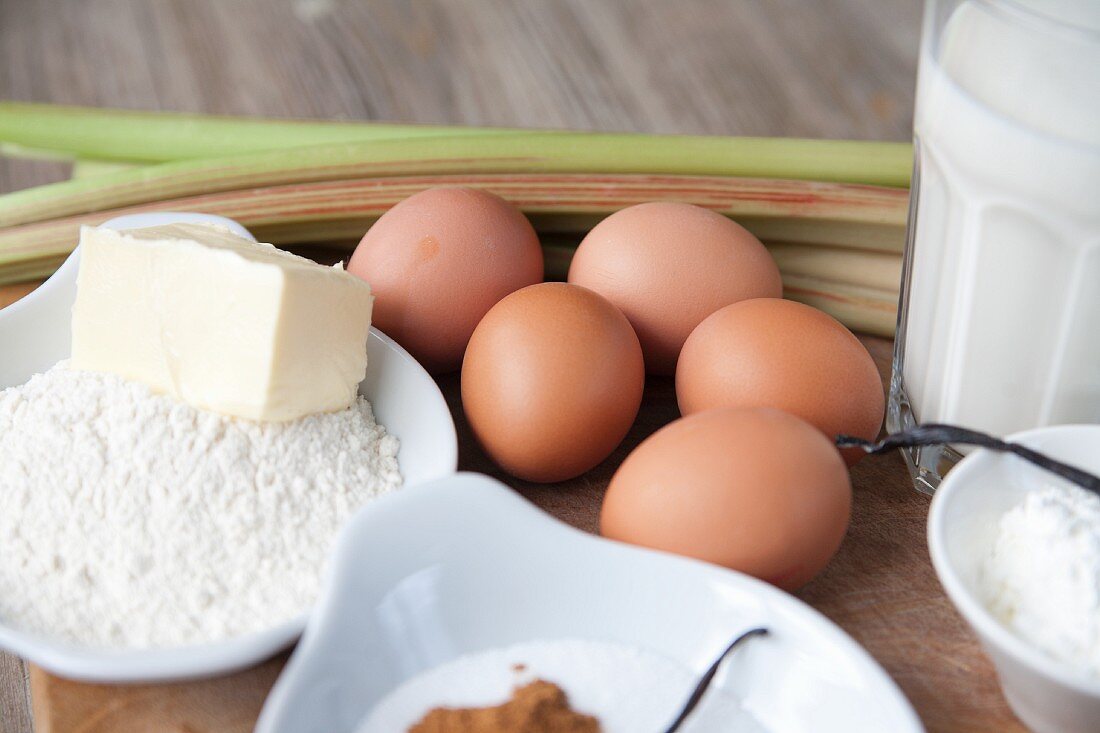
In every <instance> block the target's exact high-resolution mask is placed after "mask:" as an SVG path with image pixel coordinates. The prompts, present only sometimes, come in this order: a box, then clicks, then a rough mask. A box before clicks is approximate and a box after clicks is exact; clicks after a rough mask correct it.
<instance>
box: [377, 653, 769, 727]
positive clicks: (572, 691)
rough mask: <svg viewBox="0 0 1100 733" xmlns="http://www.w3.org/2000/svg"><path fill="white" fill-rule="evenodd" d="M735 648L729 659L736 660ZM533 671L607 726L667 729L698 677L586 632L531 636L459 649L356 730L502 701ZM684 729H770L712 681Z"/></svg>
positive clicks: (407, 685) (651, 655)
mask: <svg viewBox="0 0 1100 733" xmlns="http://www.w3.org/2000/svg"><path fill="white" fill-rule="evenodd" d="M719 651H721V650H718V649H716V650H715V655H717V654H718V652H719ZM734 655H735V656H734V657H733V658H731V661H729V662H727V664H730V663H732V664H735V663H736V661H735V660H736V652H735V653H734ZM516 665H522V666H523V668H522V670H521V671H517V669H516ZM535 679H543V680H546V681H548V682H553V683H554V684H556V685H558V686H559V687H560V688H562V690H564V691H565V694H566V695H567V696H568V698H569V706H570V707H571V708H572V709H573V710H576V711H577V712H580V713H585V714H587V715H592V716H595V717H596V718H598V719H599V722H600V726H601V730H602V731H603V733H639V731H658V730H664V728H666V727H667V726H668V725H669V724H670V723H671V722H672V721H673V719H674V718H675V717H676V715H677V714H679V712H680V709H681V708H682V707H683V704H684V702H685V701H686V700H687V698H688V695H690V694H691V691H692V690H693V689H695V685H696V684H697V683H698V682H699V679H698V675H696V674H693V673H692V672H691V671H690V670H688V669H687V668H686V667H684V666H683V665H681V664H679V663H677V662H675V661H673V660H671V659H668V658H667V657H664V656H661V655H660V654H656V653H654V652H651V651H646V650H644V649H639V648H636V647H632V646H627V645H623V644H616V643H611V642H603V641H587V640H580V639H563V640H544V641H531V642H525V643H522V644H516V645H513V646H509V647H504V648H498V649H490V650H487V651H484V652H479V653H476V654H470V655H467V656H464V657H459V658H458V659H455V660H453V661H450V662H447V663H446V664H442V665H440V666H438V667H435V668H433V669H430V670H428V671H426V672H424V673H422V674H420V675H417V676H416V677H413V678H412V679H410V680H408V681H406V682H405V683H404V684H402V685H401V686H400V687H398V688H397V689H396V690H394V691H393V692H391V693H390V694H389V695H387V696H386V697H385V698H383V700H382V701H381V702H380V703H379V704H378V705H376V706H375V708H374V710H373V711H371V713H370V714H369V715H368V716H367V718H366V720H365V721H364V722H363V723H362V725H361V726H360V727H359V729H358V733H398V732H399V731H407V730H408V729H409V728H410V727H412V725H413V724H415V723H416V722H418V721H419V720H420V719H421V718H423V717H424V714H425V713H427V712H428V711H429V710H431V709H432V708H435V707H441V706H443V707H484V706H489V705H499V704H501V703H504V702H506V701H507V700H508V699H509V698H511V696H512V691H513V689H514V688H515V687H517V686H522V685H523V684H525V683H527V682H531V681H532V680H535ZM681 730H683V731H684V733H691V732H692V731H696V733H703V732H704V731H716V730H721V731H729V732H730V733H758V732H762V731H764V730H765V729H764V728H763V726H761V725H760V723H759V722H758V721H757V720H756V719H755V718H753V717H752V716H751V715H750V714H749V713H748V712H746V711H745V710H744V709H743V708H742V707H741V705H740V704H739V703H738V701H737V700H735V699H734V698H733V697H732V696H731V695H730V694H729V693H727V692H724V691H723V690H721V689H719V688H717V686H714V687H711V689H709V690H708V691H707V694H706V696H705V697H704V698H703V701H702V703H700V705H699V707H697V708H696V709H695V711H694V712H693V713H692V716H691V717H690V718H689V719H688V721H687V722H686V723H685V724H684V726H683V728H681Z"/></svg>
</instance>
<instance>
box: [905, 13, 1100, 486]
mask: <svg viewBox="0 0 1100 733" xmlns="http://www.w3.org/2000/svg"><path fill="white" fill-rule="evenodd" d="M913 140H914V155H915V158H914V171H913V181H912V188H911V190H912V196H911V203H910V214H909V228H908V237H907V242H906V248H905V259H904V267H903V271H902V288H901V300H900V303H899V308H898V330H897V337H896V340H895V347H894V363H893V378H892V380H891V388H890V398H889V403H888V408H887V427H888V428H889V430H890V431H891V432H895V431H898V430H902V429H905V428H909V427H913V426H915V425H918V424H921V423H926V424H927V423H950V424H953V425H960V426H963V427H968V428H973V429H977V430H982V431H985V432H988V433H992V434H994V435H997V436H1000V437H1003V436H1005V435H1007V434H1009V433H1013V432H1016V431H1019V430H1024V429H1027V428H1033V427H1037V426H1040V425H1050V424H1061V423H1097V422H1100V2H1097V1H1096V0H928V2H927V4H926V6H925V16H924V26H923V32H922V40H921V48H920V65H919V72H918V79H917V98H916V111H915V115H914V124H913ZM963 452H965V449H963V448H958V447H952V446H943V447H933V448H916V449H909V450H908V451H906V460H907V462H908V464H909V468H910V471H911V473H912V475H913V481H914V484H915V485H916V487H917V488H918V489H920V490H923V491H927V492H929V493H931V492H932V491H934V490H935V488H936V486H937V485H938V484H939V481H940V478H941V477H942V476H943V475H944V473H946V471H947V470H948V469H949V468H950V467H951V466H952V465H954V463H955V462H956V461H957V460H959V458H960V457H961V454H962V453H963Z"/></svg>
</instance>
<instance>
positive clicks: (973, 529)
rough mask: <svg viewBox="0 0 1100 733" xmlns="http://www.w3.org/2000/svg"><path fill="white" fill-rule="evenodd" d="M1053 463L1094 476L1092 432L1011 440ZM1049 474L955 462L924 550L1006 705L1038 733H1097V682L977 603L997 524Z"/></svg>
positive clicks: (980, 461)
mask: <svg viewBox="0 0 1100 733" xmlns="http://www.w3.org/2000/svg"><path fill="white" fill-rule="evenodd" d="M1007 439H1008V440H1010V441H1013V442H1017V443H1022V444H1024V445H1027V446H1029V447H1031V448H1034V449H1036V450H1038V451H1041V452H1043V453H1046V454H1048V455H1050V456H1051V457H1053V458H1056V459H1058V460H1061V461H1064V462H1066V463H1070V464H1072V465H1075V466H1078V467H1080V468H1083V469H1085V470H1086V471H1091V472H1093V473H1100V425H1059V426H1054V427H1046V428H1039V429H1036V430H1029V431H1026V432H1022V433H1017V434H1015V435H1011V436H1009V437H1008V438H1007ZM1050 481H1051V475H1050V474H1049V473H1047V472H1045V471H1043V470H1042V469H1040V468H1037V467H1036V466H1033V465H1032V464H1030V463H1028V462H1026V461H1024V460H1023V459H1021V458H1018V457H1016V456H1013V455H1009V454H1004V453H995V452H992V451H988V450H984V449H983V450H977V451H975V452H973V453H971V454H970V455H968V456H967V457H966V458H964V459H963V460H962V461H960V462H959V464H958V465H957V466H955V467H954V468H953V469H951V471H950V472H949V473H948V474H947V478H946V479H945V480H944V482H943V483H942V484H940V487H939V489H937V490H936V494H935V496H934V498H933V499H932V508H931V511H930V513H929V516H928V545H929V549H930V551H931V554H932V564H933V565H934V566H935V568H936V573H937V574H938V575H939V578H940V582H941V583H942V584H943V587H944V589H945V590H946V591H947V595H948V597H949V598H950V599H951V601H952V603H954V604H955V607H956V608H957V609H958V610H959V613H961V614H962V616H963V618H965V619H966V620H967V622H968V623H969V624H970V626H971V627H972V628H973V629H974V631H975V632H976V633H977V635H978V638H979V639H980V640H981V642H982V646H983V647H984V648H985V651H986V653H987V654H988V655H989V657H990V659H992V660H993V664H994V666H996V668H997V674H998V675H999V676H1000V680H1001V688H1002V690H1003V691H1004V695H1005V698H1006V699H1007V700H1008V703H1009V705H1011V706H1012V709H1013V710H1014V711H1015V712H1016V715H1018V716H1019V717H1020V720H1022V721H1023V722H1024V724H1026V725H1027V726H1028V727H1029V728H1031V729H1032V730H1034V731H1037V732H1038V733H1095V731H1097V730H1100V680H1097V679H1095V678H1089V677H1087V676H1085V675H1082V674H1079V673H1075V672H1074V671H1073V670H1070V669H1067V668H1066V667H1065V665H1063V664H1061V663H1059V662H1058V661H1057V660H1055V659H1052V658H1051V657H1049V656H1048V655H1046V654H1044V653H1043V652H1041V651H1039V650H1038V649H1036V648H1034V647H1032V646H1031V645H1030V644H1028V643H1027V642H1025V641H1024V640H1023V639H1021V638H1019V637H1018V636H1016V635H1015V634H1014V633H1012V632H1011V631H1009V629H1008V628H1006V627H1005V626H1004V625H1003V624H1002V623H1001V622H1000V621H998V620H997V619H996V618H995V617H994V616H993V614H991V613H990V612H989V611H988V610H987V609H986V607H985V605H984V604H983V603H982V601H981V591H980V588H979V585H978V582H979V571H980V566H981V562H982V560H983V558H985V557H988V556H989V553H990V552H991V551H992V548H993V544H994V541H995V539H996V536H997V524H998V522H999V521H1000V518H1001V517H1002V516H1003V515H1004V514H1005V512H1007V511H1008V510H1009V509H1011V508H1012V507H1014V506H1016V505H1017V504H1019V503H1020V502H1021V501H1023V498H1024V496H1025V495H1026V494H1027V493H1028V492H1029V491H1033V490H1036V489H1039V488H1042V487H1043V486H1044V485H1049V484H1050Z"/></svg>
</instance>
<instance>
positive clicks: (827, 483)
mask: <svg viewBox="0 0 1100 733" xmlns="http://www.w3.org/2000/svg"><path fill="white" fill-rule="evenodd" d="M851 499H852V490H851V485H850V484H849V483H848V471H847V469H846V468H845V466H844V462H843V461H842V460H841V459H840V454H838V453H837V452H836V450H835V449H834V448H833V446H832V444H831V443H830V442H829V441H828V439H826V438H825V437H824V436H823V435H822V434H821V433H820V432H819V431H817V430H816V429H814V428H813V427H812V426H811V425H808V424H807V423H805V422H803V421H802V420H799V419H798V418H796V417H793V416H791V415H788V414H787V413H785V412H780V411H779V410H771V409H750V410H741V409H729V408H727V409H721V410H709V411H707V412H702V413H699V414H697V415H691V416H689V417H685V418H681V419H679V420H677V421H676V422H674V423H671V424H669V425H667V426H665V427H664V428H662V429H661V430H659V431H657V432H656V433H654V434H653V435H651V436H650V437H649V438H647V439H646V440H645V441H644V442H643V443H642V444H641V445H639V446H638V447H637V448H636V449H635V450H634V452H633V453H631V454H630V455H629V456H627V459H626V460H625V461H623V465H622V466H620V467H619V470H618V471H617V472H616V473H615V476H614V477H613V478H612V479H611V485H610V486H609V487H608V489H607V495H606V497H605V498H604V503H603V509H602V512H601V514H600V532H601V533H602V534H603V535H604V536H606V537H610V538H612V539H616V540H622V541H624V542H630V543H632V544H636V545H643V546H645V547H652V548H656V549H658V550H665V551H668V552H675V553H677V554H680V555H687V556H689V557H694V558H698V559H700V560H706V561H707V562H712V563H717V564H719V565H724V566H726V567H728V568H733V569H734V570H739V571H741V572H743V573H748V574H749V575H753V576H756V577H757V578H761V579H762V580H766V581H768V582H769V583H773V584H775V585H777V586H779V587H780V588H785V589H787V590H794V589H795V588H798V587H799V586H801V585H803V584H804V583H806V582H807V581H809V580H810V578H812V577H813V576H814V575H816V574H817V573H818V572H819V571H820V570H821V569H822V568H823V567H825V565H826V564H827V563H828V562H829V559H830V558H831V557H832V556H833V554H834V553H835V552H836V550H837V548H838V547H840V542H841V540H842V539H843V538H844V533H845V531H846V530H847V527H848V516H849V511H850V509H851Z"/></svg>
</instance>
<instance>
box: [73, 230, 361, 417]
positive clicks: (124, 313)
mask: <svg viewBox="0 0 1100 733" xmlns="http://www.w3.org/2000/svg"><path fill="white" fill-rule="evenodd" d="M372 302H373V299H372V297H371V292H370V286H369V285H367V283H366V282H365V281H363V280H361V279H359V278H357V277H355V276H354V275H350V274H348V273H347V272H345V271H344V270H343V268H342V267H340V266H336V267H324V266H322V265H318V264H316V263H315V262H312V261H310V260H307V259H305V258H304V257H298V256H297V255H294V254H291V253H289V252H284V251H282V250H280V249H277V248H276V247H274V246H272V245H270V244H257V243H256V242H252V241H250V240H248V239H245V238H243V237H239V236H237V235H236V234H234V233H232V232H230V231H229V230H228V229H224V228H222V227H219V226H216V225H210V224H170V225H164V226H155V227H148V228H146V229H130V230H127V231H122V232H118V231H113V230H110V229H97V228H93V227H84V228H83V229H81V232H80V271H79V274H78V276H77V294H76V304H75V305H74V307H73V343H72V347H73V348H72V359H71V366H72V367H73V368H76V369H89V370H95V371H103V372H112V373H114V374H118V375H119V376H122V377H125V378H127V379H132V380H135V381H139V382H143V383H145V384H147V385H149V386H150V387H151V388H152V389H154V390H155V391H158V392H162V393H166V394H170V395H173V396H174V397H176V398H177V399H180V400H183V401H184V402H187V403H188V404H191V405H193V406H195V407H199V408H203V409H206V410H212V411H214V412H219V413H222V414H225V415H233V416H236V417H241V418H246V419H248V420H265V421H285V420H293V419H295V418H299V417H302V416H303V415H308V414H310V413H315V412H330V411H334V410H340V409H342V408H345V407H347V406H348V405H350V404H351V403H352V402H353V401H354V399H355V395H356V390H357V388H358V384H359V382H360V381H361V380H362V379H363V376H364V373H365V372H366V368H367V350H366V349H367V332H368V330H369V329H370V315H371V305H372Z"/></svg>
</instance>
